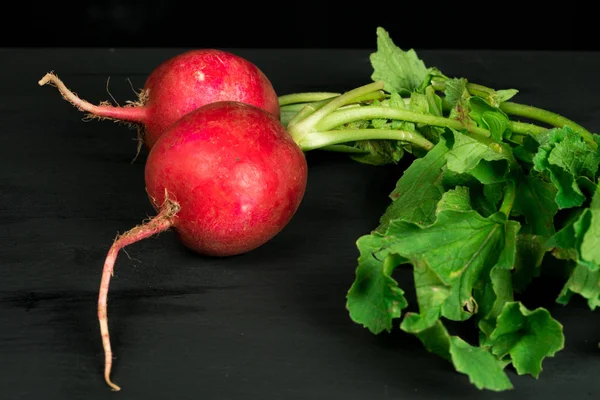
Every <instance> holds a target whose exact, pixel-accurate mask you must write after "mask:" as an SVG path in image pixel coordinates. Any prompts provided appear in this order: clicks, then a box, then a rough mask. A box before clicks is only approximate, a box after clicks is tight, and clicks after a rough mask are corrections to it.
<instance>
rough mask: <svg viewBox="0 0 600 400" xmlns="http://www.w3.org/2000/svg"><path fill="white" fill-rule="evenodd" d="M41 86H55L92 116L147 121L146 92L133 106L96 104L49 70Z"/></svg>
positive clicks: (67, 98) (137, 122) (135, 121)
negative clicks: (72, 89) (82, 96)
mask: <svg viewBox="0 0 600 400" xmlns="http://www.w3.org/2000/svg"><path fill="white" fill-rule="evenodd" d="M38 84H39V85H40V86H44V85H48V84H50V85H52V86H55V87H56V88H57V89H58V91H59V92H60V94H61V95H62V97H63V98H64V99H65V100H67V101H68V102H69V103H71V104H73V105H74V106H75V107H77V109H78V110H79V111H82V112H87V113H89V114H90V115H89V117H90V118H100V119H102V118H106V119H111V120H115V121H128V122H133V123H136V124H143V123H145V122H146V115H147V114H146V108H145V107H144V104H143V103H144V102H145V101H146V100H147V94H146V93H145V92H143V93H141V94H140V99H139V101H138V102H134V103H131V106H125V107H114V106H111V105H103V104H102V105H99V106H96V105H94V104H91V103H89V102H87V101H85V100H83V99H81V98H79V97H78V96H77V95H76V94H75V93H73V92H72V91H71V90H69V88H67V87H66V86H65V84H64V83H63V81H61V80H60V79H59V78H58V76H56V74H54V73H52V72H49V73H47V74H46V75H44V76H43V77H42V79H40V80H39V81H38Z"/></svg>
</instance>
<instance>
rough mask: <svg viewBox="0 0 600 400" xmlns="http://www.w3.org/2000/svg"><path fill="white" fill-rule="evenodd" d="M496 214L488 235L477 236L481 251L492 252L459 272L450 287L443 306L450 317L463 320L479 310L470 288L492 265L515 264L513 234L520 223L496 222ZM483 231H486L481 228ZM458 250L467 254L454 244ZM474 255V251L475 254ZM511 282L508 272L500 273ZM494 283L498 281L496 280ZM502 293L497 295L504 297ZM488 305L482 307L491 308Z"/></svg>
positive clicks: (443, 312) (486, 273) (504, 265)
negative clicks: (482, 259) (461, 272)
mask: <svg viewBox="0 0 600 400" xmlns="http://www.w3.org/2000/svg"><path fill="white" fill-rule="evenodd" d="M494 217H496V216H495V215H494V216H492V217H490V219H489V220H490V221H494V222H492V223H493V224H494V225H490V226H489V227H488V228H489V231H488V232H487V233H488V234H487V236H485V237H481V238H479V245H480V246H481V247H482V248H481V251H490V250H492V251H494V254H490V255H489V256H488V259H487V260H484V261H482V262H480V263H473V264H472V265H471V266H469V267H468V268H467V269H465V271H464V273H463V274H461V277H460V281H459V282H458V283H456V284H454V285H453V286H452V289H451V293H450V296H449V297H448V299H447V300H446V301H445V302H444V304H443V305H442V315H443V316H444V317H446V318H448V319H450V320H454V321H463V320H466V319H469V318H470V317H471V316H472V315H474V314H476V313H478V311H479V304H478V302H477V300H476V295H475V296H474V295H473V289H474V287H475V285H476V284H478V283H481V282H485V281H486V279H488V277H489V276H490V273H491V270H492V268H493V267H494V266H497V267H498V268H504V269H511V268H512V267H513V265H514V258H515V253H516V235H517V232H518V231H519V227H520V226H519V224H518V223H517V222H516V221H506V222H504V223H502V222H501V221H496V218H494ZM484 231H485V230H484ZM458 250H460V253H463V252H464V253H465V254H470V252H468V250H466V249H465V248H464V247H461V246H457V250H455V251H458ZM474 255H475V254H474ZM503 277H504V278H505V279H507V280H508V283H510V279H509V275H503ZM496 284H497V286H498V285H499V284H500V283H499V282H496ZM503 296H504V294H503V293H502V294H500V295H498V294H497V295H496V297H503ZM488 306H489V305H484V308H486V309H487V308H489V309H491V308H492V307H488Z"/></svg>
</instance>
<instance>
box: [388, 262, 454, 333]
mask: <svg viewBox="0 0 600 400" xmlns="http://www.w3.org/2000/svg"><path fill="white" fill-rule="evenodd" d="M413 273H414V281H415V288H416V294H417V302H418V304H419V314H415V313H407V314H406V316H405V317H404V320H403V321H402V324H401V325H400V329H402V330H404V331H406V332H409V333H419V332H421V331H423V330H425V329H428V328H430V327H432V326H433V325H434V324H435V322H436V321H437V320H438V319H439V317H440V313H441V306H442V304H443V303H444V301H446V298H448V296H449V295H450V289H449V287H448V285H446V284H444V282H442V280H441V279H440V277H439V276H438V275H437V274H436V273H435V272H434V271H433V270H432V269H431V268H430V267H429V265H428V264H427V263H424V262H416V263H415V265H414V271H413Z"/></svg>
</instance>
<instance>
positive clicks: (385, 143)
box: [350, 140, 404, 165]
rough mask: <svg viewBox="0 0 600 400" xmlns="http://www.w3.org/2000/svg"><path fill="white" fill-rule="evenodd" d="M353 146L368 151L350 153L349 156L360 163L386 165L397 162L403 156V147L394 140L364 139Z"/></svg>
mask: <svg viewBox="0 0 600 400" xmlns="http://www.w3.org/2000/svg"><path fill="white" fill-rule="evenodd" d="M354 147H357V148H359V149H362V150H365V151H368V153H366V154H352V155H350V158H351V159H353V160H354V161H357V162H359V163H362V164H369V165H387V164H397V163H398V162H399V161H400V160H401V159H402V157H403V156H404V149H403V148H402V145H401V143H400V142H398V141H395V140H364V141H360V142H357V143H356V144H355V146H354Z"/></svg>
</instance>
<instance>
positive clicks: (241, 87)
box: [39, 49, 307, 390]
mask: <svg viewBox="0 0 600 400" xmlns="http://www.w3.org/2000/svg"><path fill="white" fill-rule="evenodd" d="M46 83H51V84H54V85H55V86H57V88H58V89H59V90H60V92H61V94H62V95H63V97H64V98H65V99H67V100H68V101H70V102H71V103H72V104H74V105H75V106H76V107H78V108H79V109H81V110H83V111H86V112H88V113H90V114H91V115H92V116H94V117H98V118H109V119H113V120H118V121H128V122H133V123H136V124H138V125H140V126H142V127H143V129H144V131H145V134H144V143H145V144H146V147H147V148H148V149H149V154H148V158H147V160H146V165H145V184H146V190H147V193H148V196H149V199H150V201H151V203H152V205H153V207H154V208H155V209H156V211H157V215H156V216H155V217H154V218H152V219H151V220H150V221H148V222H146V223H144V224H142V225H139V226H137V227H134V228H133V229H131V230H130V231H128V232H126V233H124V234H122V235H120V236H119V237H118V238H117V239H116V240H115V241H114V243H113V245H112V246H111V248H110V250H109V251H108V255H107V257H106V261H105V264H104V269H103V273H102V281H101V285H100V293H99V297H98V320H99V323H100V332H101V337H102V343H103V347H104V352H105V372H104V377H105V380H106V383H107V384H108V385H109V386H110V387H111V388H112V389H114V390H120V388H119V386H117V385H116V384H114V383H113V382H112V381H111V378H110V372H111V367H112V350H111V345H110V338H109V330H108V318H107V297H108V288H109V283H110V278H111V276H112V273H113V268H114V264H115V260H116V258H117V253H118V251H119V250H120V249H121V248H123V247H125V246H127V245H130V244H132V243H135V242H138V241H140V240H142V239H145V238H148V237H150V236H152V235H154V234H156V233H159V232H161V231H165V230H167V229H169V228H173V229H174V230H175V231H176V233H177V236H178V238H179V239H180V240H181V241H182V242H183V244H184V245H185V246H187V247H189V248H190V249H192V250H194V251H197V252H199V253H202V254H206V255H212V256H231V255H236V254H241V253H244V252H247V251H250V250H252V249H255V248H257V247H259V246H261V245H262V244H264V243H265V242H267V241H268V240H270V239H271V238H273V237H274V236H275V235H276V234H278V233H279V232H280V231H281V230H282V229H283V228H284V227H285V226H286V225H287V223H288V222H289V221H290V220H291V218H292V216H293V215H294V213H295V212H296V210H297V208H298V206H299V205H300V202H301V200H302V198H303V195H304V192H305V187H306V180H307V164H306V160H305V156H304V153H303V151H302V149H301V148H300V147H299V146H298V145H297V144H296V143H295V142H294V140H293V139H292V137H291V136H290V135H289V133H288V132H287V130H286V129H285V127H284V126H283V125H282V124H281V122H280V120H279V102H278V98H277V95H276V93H275V90H274V89H273V86H272V85H271V83H270V81H269V80H268V79H267V77H266V76H265V75H264V74H263V73H262V72H261V71H260V70H259V69H258V68H257V67H256V66H255V65H254V64H252V63H251V62H249V61H248V60H245V59H243V58H241V57H239V56H236V55H233V54H231V53H227V52H224V51H218V50H212V49H205V50H196V51H190V52H187V53H184V54H181V55H178V56H176V57H174V58H172V59H170V60H167V61H165V62H164V63H163V64H161V65H160V66H159V67H158V68H156V69H155V70H154V71H153V72H152V73H151V75H150V76H149V77H148V79H147V81H146V84H145V86H144V90H143V91H142V95H141V96H140V100H139V102H136V103H132V104H131V105H130V106H127V107H113V106H108V105H99V106H95V105H92V104H90V103H88V102H86V101H84V100H81V99H80V98H79V97H77V96H76V95H74V94H73V93H72V92H71V91H70V90H69V89H67V88H66V86H65V85H64V83H63V82H62V81H60V80H59V79H58V78H57V76H56V75H54V74H47V75H46V76H45V77H44V78H43V79H42V80H40V82H39V84H40V85H44V84H46Z"/></svg>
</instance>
